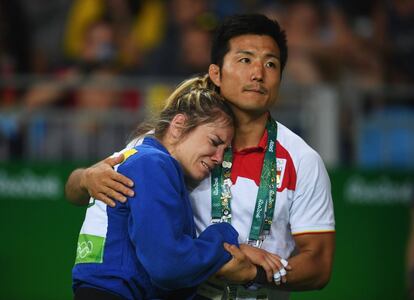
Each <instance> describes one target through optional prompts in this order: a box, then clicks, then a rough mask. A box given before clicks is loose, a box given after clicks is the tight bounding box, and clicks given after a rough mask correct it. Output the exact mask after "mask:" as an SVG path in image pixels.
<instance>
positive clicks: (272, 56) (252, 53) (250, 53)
mask: <svg viewBox="0 0 414 300" xmlns="http://www.w3.org/2000/svg"><path fill="white" fill-rule="evenodd" d="M236 54H245V55H250V56H253V55H254V52H252V51H249V50H238V51H236ZM265 57H267V58H269V57H270V58H274V59H277V60H280V57H279V55H277V54H274V53H271V52H269V53H266V54H265Z"/></svg>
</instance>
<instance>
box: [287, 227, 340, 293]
mask: <svg viewBox="0 0 414 300" xmlns="http://www.w3.org/2000/svg"><path fill="white" fill-rule="evenodd" d="M294 239H295V242H296V246H297V248H298V250H299V253H298V254H297V255H296V256H293V257H291V258H290V259H289V265H290V266H291V267H292V270H291V271H289V272H288V274H287V283H285V284H282V285H281V286H280V287H279V288H281V289H285V290H290V291H304V290H315V289H322V288H323V287H325V286H326V285H327V284H328V282H329V280H330V277H331V271H332V266H333V259H334V252H335V233H317V234H303V235H297V236H295V237H294Z"/></svg>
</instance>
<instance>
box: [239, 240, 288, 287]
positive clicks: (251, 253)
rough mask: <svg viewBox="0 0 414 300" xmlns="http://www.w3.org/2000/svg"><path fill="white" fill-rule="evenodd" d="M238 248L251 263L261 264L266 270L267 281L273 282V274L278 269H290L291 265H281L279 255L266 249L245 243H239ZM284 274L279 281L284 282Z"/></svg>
mask: <svg viewBox="0 0 414 300" xmlns="http://www.w3.org/2000/svg"><path fill="white" fill-rule="evenodd" d="M240 250H241V251H242V252H243V253H244V254H245V255H246V256H247V257H248V258H249V259H250V261H251V262H252V263H253V264H255V265H258V266H261V267H262V268H263V269H264V270H265V271H266V276H267V280H268V281H269V282H273V279H274V278H273V275H274V274H275V273H278V272H279V271H280V270H282V269H285V270H286V271H291V270H292V267H291V266H290V265H287V266H286V267H284V266H283V263H282V262H281V259H282V258H281V257H280V256H278V255H276V254H273V253H270V252H267V251H266V250H263V249H260V248H256V247H252V246H250V245H247V244H242V245H240ZM284 272H285V271H284ZM282 274H283V273H282ZM286 275H287V274H286ZM286 275H284V276H281V277H282V278H281V281H282V282H283V283H286Z"/></svg>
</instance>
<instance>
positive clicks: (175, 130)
mask: <svg viewBox="0 0 414 300" xmlns="http://www.w3.org/2000/svg"><path fill="white" fill-rule="evenodd" d="M186 122H187V116H186V115H184V114H176V115H175V116H174V118H173V119H172V120H171V124H170V129H169V131H170V133H171V136H172V137H173V138H174V139H179V138H180V137H181V134H182V132H183V129H184V127H185V123H186Z"/></svg>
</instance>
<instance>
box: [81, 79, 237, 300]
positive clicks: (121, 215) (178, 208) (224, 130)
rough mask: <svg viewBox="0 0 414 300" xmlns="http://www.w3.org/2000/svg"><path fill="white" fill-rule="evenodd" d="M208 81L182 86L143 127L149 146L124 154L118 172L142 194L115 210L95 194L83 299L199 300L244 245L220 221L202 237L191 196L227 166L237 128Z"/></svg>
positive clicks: (87, 225) (85, 241)
mask: <svg viewBox="0 0 414 300" xmlns="http://www.w3.org/2000/svg"><path fill="white" fill-rule="evenodd" d="M202 80H203V78H193V79H191V80H189V81H186V82H184V83H183V84H182V85H181V86H179V87H178V88H177V90H176V91H175V92H174V93H173V94H172V95H171V97H170V98H169V99H168V101H167V105H166V107H165V108H164V109H163V110H162V112H161V114H160V116H159V118H158V120H156V121H154V122H150V123H147V124H145V125H143V126H141V127H140V128H139V130H138V132H137V133H136V138H137V137H141V136H143V135H144V136H145V137H144V138H143V141H142V144H140V145H138V146H136V147H134V148H132V149H129V150H125V151H124V157H125V159H124V161H123V162H122V163H121V164H119V165H118V166H116V169H117V171H118V173H120V174H123V175H125V176H127V177H129V178H131V179H132V180H134V182H135V183H136V185H135V190H136V192H135V196H133V197H130V198H129V199H128V200H129V201H127V202H126V203H117V205H116V206H115V207H110V206H107V205H106V204H104V203H103V202H101V201H96V202H95V201H94V200H95V199H92V203H91V204H92V205H91V206H90V207H89V208H88V210H87V213H86V217H85V221H84V223H83V226H82V229H81V232H80V235H79V241H78V249H77V250H78V251H77V257H76V263H75V266H74V268H73V288H74V293H75V299H167V298H170V299H171V298H173V299H191V298H192V297H193V295H194V293H195V287H196V286H197V285H199V284H200V283H202V282H203V281H205V280H207V279H208V278H209V277H210V276H211V275H213V274H215V273H216V272H217V271H219V270H220V269H221V268H222V266H223V265H224V264H226V263H227V262H229V261H230V259H231V258H232V255H231V254H230V253H229V252H227V251H226V249H227V250H229V249H230V250H229V251H231V249H233V248H235V246H229V245H228V244H232V245H237V246H238V242H237V238H238V234H237V232H236V231H235V230H234V228H233V227H232V226H231V225H230V224H228V223H220V224H214V225H211V226H209V227H208V228H207V229H206V230H205V231H204V232H202V233H201V235H199V236H198V237H196V230H195V224H194V221H193V212H192V208H191V204H190V201H189V198H188V191H187V186H186V180H187V179H189V180H192V181H200V180H202V179H204V178H206V177H207V176H209V174H210V171H211V170H212V169H213V168H214V167H215V166H217V165H218V164H221V162H222V160H223V153H224V151H225V149H226V148H227V147H229V146H230V144H231V140H232V138H233V131H234V129H233V122H234V120H233V114H232V111H231V110H230V108H229V107H228V106H227V104H226V103H225V102H224V100H223V99H222V97H221V96H219V94H217V93H216V92H214V91H212V90H210V89H206V88H203V87H202V85H201V84H200V83H201V82H202ZM149 129H153V130H152V131H150V132H151V134H148V132H149V131H148V130H149ZM224 243H228V244H224ZM223 245H225V247H226V248H224V246H223Z"/></svg>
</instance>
